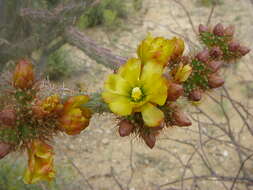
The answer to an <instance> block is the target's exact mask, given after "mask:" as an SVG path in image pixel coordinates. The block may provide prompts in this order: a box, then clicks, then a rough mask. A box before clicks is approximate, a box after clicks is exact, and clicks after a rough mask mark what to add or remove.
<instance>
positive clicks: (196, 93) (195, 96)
mask: <svg viewBox="0 0 253 190" xmlns="http://www.w3.org/2000/svg"><path fill="white" fill-rule="evenodd" d="M201 98H202V92H201V91H200V90H199V89H195V90H192V91H191V92H190V94H189V99H190V100H192V101H200V100H201Z"/></svg>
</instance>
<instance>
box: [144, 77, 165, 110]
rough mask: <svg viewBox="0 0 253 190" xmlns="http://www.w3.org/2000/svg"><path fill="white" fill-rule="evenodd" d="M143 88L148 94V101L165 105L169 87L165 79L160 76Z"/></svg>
mask: <svg viewBox="0 0 253 190" xmlns="http://www.w3.org/2000/svg"><path fill="white" fill-rule="evenodd" d="M146 82H147V83H146V85H145V86H144V87H143V88H144V89H145V90H146V91H147V94H148V100H149V101H150V102H152V103H155V104H158V105H164V103H165V102H166V99H167V92H168V86H167V81H166V79H165V78H164V77H162V76H159V77H156V78H152V79H150V80H148V81H146Z"/></svg>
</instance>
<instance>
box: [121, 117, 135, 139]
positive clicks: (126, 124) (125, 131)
mask: <svg viewBox="0 0 253 190" xmlns="http://www.w3.org/2000/svg"><path fill="white" fill-rule="evenodd" d="M133 129H134V125H133V124H132V123H131V122H130V121H128V120H126V119H124V120H122V121H120V122H119V135H120V136H121V137H125V136H128V135H130V133H131V132H132V131H133Z"/></svg>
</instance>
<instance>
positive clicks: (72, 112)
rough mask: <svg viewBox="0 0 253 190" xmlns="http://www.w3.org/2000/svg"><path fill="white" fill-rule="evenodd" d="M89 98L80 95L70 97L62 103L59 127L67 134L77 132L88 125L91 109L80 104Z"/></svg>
mask: <svg viewBox="0 0 253 190" xmlns="http://www.w3.org/2000/svg"><path fill="white" fill-rule="evenodd" d="M88 100H89V97H88V96H85V95H80V96H73V97H70V98H69V99H68V100H67V101H66V103H65V104H64V108H63V113H62V116H61V117H60V124H61V125H60V127H61V129H62V130H63V131H65V132H66V133H67V134H68V135H76V134H79V133H80V132H81V131H82V130H83V129H85V128H86V127H87V126H88V125H89V120H90V117H91V111H90V110H89V109H87V108H85V107H83V106H82V104H85V103H87V102H88Z"/></svg>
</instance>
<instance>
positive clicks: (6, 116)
mask: <svg viewBox="0 0 253 190" xmlns="http://www.w3.org/2000/svg"><path fill="white" fill-rule="evenodd" d="M15 122H16V113H15V110H13V109H11V108H5V109H4V110H2V111H1V112H0V124H1V123H2V124H3V125H6V126H14V125H15Z"/></svg>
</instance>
